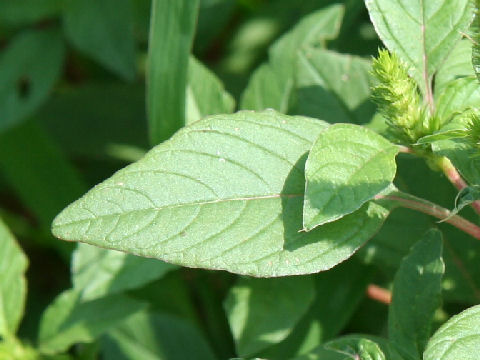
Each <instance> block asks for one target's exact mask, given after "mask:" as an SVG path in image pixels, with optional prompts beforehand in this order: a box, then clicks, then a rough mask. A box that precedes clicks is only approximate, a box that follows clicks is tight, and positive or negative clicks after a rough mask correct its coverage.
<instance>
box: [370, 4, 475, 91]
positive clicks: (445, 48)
mask: <svg viewBox="0 0 480 360" xmlns="http://www.w3.org/2000/svg"><path fill="white" fill-rule="evenodd" d="M365 3H366V5H367V8H368V11H369V13H370V18H371V20H372V22H373V25H374V26H375V30H376V31H377V33H378V35H379V36H380V38H381V39H382V41H383V43H384V44H385V45H386V46H387V48H388V49H389V50H390V51H393V52H395V53H397V54H398V56H400V57H401V58H402V60H403V61H405V62H406V64H407V65H408V66H409V67H410V72H411V75H412V76H413V77H414V79H415V80H416V81H417V83H418V84H419V85H420V87H421V88H422V89H423V90H424V91H425V89H426V85H427V83H428V84H430V82H431V81H432V79H433V76H434V74H435V73H436V72H437V70H438V69H439V68H440V66H441V65H442V63H443V62H444V61H445V58H446V57H447V56H448V55H449V53H450V51H451V50H452V48H453V47H454V46H455V44H456V43H457V42H458V41H459V40H460V38H461V37H462V33H466V32H467V30H468V27H469V25H470V22H471V21H472V18H473V6H472V2H471V0H412V1H403V0H366V2H365ZM428 86H430V85H428Z"/></svg>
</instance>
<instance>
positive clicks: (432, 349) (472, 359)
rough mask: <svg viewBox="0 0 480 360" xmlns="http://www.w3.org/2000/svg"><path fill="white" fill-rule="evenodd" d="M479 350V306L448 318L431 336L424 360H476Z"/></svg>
mask: <svg viewBox="0 0 480 360" xmlns="http://www.w3.org/2000/svg"><path fill="white" fill-rule="evenodd" d="M478 349H480V305H477V306H474V307H471V308H470V309H467V310H465V311H463V312H462V313H460V314H458V315H456V316H454V317H452V318H450V319H449V320H448V321H447V322H446V323H445V324H444V325H443V326H442V327H441V328H440V329H438V330H437V332H436V333H435V334H434V335H433V336H432V338H431V339H430V340H429V342H428V344H427V348H426V350H425V352H424V354H423V359H424V360H458V359H462V360H476V359H478Z"/></svg>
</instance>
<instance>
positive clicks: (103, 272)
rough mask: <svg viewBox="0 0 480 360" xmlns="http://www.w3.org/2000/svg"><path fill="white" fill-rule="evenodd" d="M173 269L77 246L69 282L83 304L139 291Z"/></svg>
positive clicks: (85, 246)
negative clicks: (133, 290) (104, 297)
mask: <svg viewBox="0 0 480 360" xmlns="http://www.w3.org/2000/svg"><path fill="white" fill-rule="evenodd" d="M173 269H175V267H174V266H173V265H170V264H167V263H164V262H161V261H158V260H155V259H146V258H141V257H138V256H133V255H128V254H125V253H123V252H119V251H114V250H106V249H101V248H98V247H95V246H90V245H86V244H79V245H78V248H77V250H76V251H75V252H74V254H73V259H72V281H73V287H74V288H75V289H76V290H79V291H81V293H82V294H81V298H82V301H85V300H93V299H96V298H99V297H102V296H105V295H110V294H117V293H120V292H123V291H126V290H130V289H134V288H137V287H140V286H142V285H145V284H146V283H148V282H150V281H153V280H155V279H158V278H160V277H162V276H163V275H165V273H167V272H168V271H170V270H173Z"/></svg>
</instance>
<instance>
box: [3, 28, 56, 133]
mask: <svg viewBox="0 0 480 360" xmlns="http://www.w3.org/2000/svg"><path fill="white" fill-rule="evenodd" d="M64 52H65V49H64V44H63V40H62V36H61V34H60V32H59V31H57V30H42V31H33V30H28V31H25V32H22V33H20V34H19V35H17V36H16V37H14V38H13V39H12V41H11V43H10V44H9V45H8V46H7V47H6V48H5V50H3V51H2V52H1V53H0V132H1V131H3V130H5V129H6V128H9V127H12V126H13V125H15V124H17V123H19V122H20V121H22V120H24V119H25V118H26V117H28V116H30V115H31V114H32V113H33V112H34V111H35V110H36V109H37V108H38V107H39V106H40V105H41V104H42V103H43V102H44V101H45V100H46V98H47V96H48V95H49V93H50V91H51V89H52V88H53V86H54V85H55V83H56V81H57V79H58V77H59V75H60V73H61V71H62V65H63V58H64Z"/></svg>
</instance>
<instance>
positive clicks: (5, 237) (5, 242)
mask: <svg viewBox="0 0 480 360" xmlns="http://www.w3.org/2000/svg"><path fill="white" fill-rule="evenodd" d="M0 254H1V255H0V337H3V338H4V339H5V338H10V337H13V336H14V335H15V333H16V331H17V328H18V325H19V323H20V320H21V318H22V315H23V309H24V306H25V297H26V292H27V286H26V280H25V271H26V270H27V266H28V260H27V258H26V256H25V255H24V254H23V251H22V249H21V248H20V247H19V246H18V244H17V242H16V241H15V239H14V237H13V235H12V234H11V233H10V231H9V230H8V229H7V227H6V226H5V224H4V223H3V221H2V219H0Z"/></svg>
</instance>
